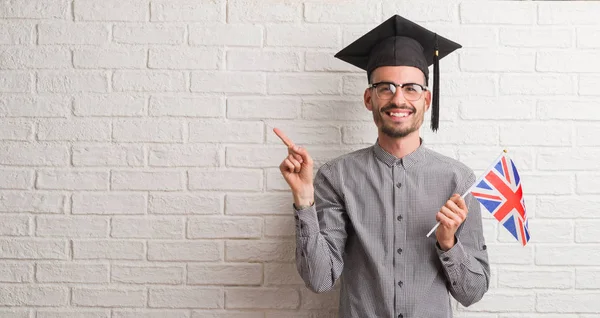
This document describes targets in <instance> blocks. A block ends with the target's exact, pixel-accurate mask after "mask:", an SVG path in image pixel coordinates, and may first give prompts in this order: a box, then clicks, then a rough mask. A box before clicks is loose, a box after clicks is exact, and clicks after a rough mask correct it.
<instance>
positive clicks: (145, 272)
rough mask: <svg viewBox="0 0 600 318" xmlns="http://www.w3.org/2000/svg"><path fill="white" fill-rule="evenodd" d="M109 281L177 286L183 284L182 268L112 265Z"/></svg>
mask: <svg viewBox="0 0 600 318" xmlns="http://www.w3.org/2000/svg"><path fill="white" fill-rule="evenodd" d="M111 281H112V282H117V283H125V284H169V285H178V284H182V283H183V267H182V266H129V265H113V266H112V268H111Z"/></svg>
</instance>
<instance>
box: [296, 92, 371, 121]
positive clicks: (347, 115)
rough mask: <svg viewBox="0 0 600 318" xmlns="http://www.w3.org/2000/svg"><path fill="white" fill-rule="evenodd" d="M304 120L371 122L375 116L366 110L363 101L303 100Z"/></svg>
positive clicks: (343, 99)
mask: <svg viewBox="0 0 600 318" xmlns="http://www.w3.org/2000/svg"><path fill="white" fill-rule="evenodd" d="M302 118H303V119H311V120H323V119H331V120H343V121H356V120H360V121H371V120H372V118H373V115H372V113H371V112H370V111H368V110H367V109H366V108H365V105H364V103H363V101H360V100H356V99H347V98H334V99H303V101H302ZM373 128H374V125H373Z"/></svg>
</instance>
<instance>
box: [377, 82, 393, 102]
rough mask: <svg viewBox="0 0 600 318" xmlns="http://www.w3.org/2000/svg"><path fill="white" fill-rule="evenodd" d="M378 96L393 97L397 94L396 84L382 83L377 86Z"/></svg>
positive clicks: (383, 97) (382, 97)
mask: <svg viewBox="0 0 600 318" xmlns="http://www.w3.org/2000/svg"><path fill="white" fill-rule="evenodd" d="M375 91H376V92H377V97H379V98H381V99H392V97H394V94H396V86H395V85H394V84H388V83H381V84H379V85H377V87H375Z"/></svg>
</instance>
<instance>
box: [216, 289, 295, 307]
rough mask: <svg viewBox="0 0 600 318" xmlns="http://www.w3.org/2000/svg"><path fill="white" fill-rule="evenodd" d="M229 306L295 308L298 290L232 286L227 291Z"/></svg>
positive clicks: (226, 301) (226, 297) (227, 305)
mask: <svg viewBox="0 0 600 318" xmlns="http://www.w3.org/2000/svg"><path fill="white" fill-rule="evenodd" d="M225 294H226V296H225V306H226V307H227V308H253V309H254V308H266V309H271V308H272V309H295V308H298V306H299V305H300V296H299V295H298V291H297V290H296V289H292V288H232V289H228V290H226V291H225Z"/></svg>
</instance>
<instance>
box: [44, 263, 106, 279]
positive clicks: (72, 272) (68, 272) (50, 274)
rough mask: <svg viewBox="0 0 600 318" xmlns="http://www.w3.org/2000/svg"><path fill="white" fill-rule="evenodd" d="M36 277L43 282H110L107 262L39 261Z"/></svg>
mask: <svg viewBox="0 0 600 318" xmlns="http://www.w3.org/2000/svg"><path fill="white" fill-rule="evenodd" d="M35 278H36V280H37V281H38V282H41V283H86V284H100V283H108V282H109V280H108V265H107V264H87V263H86V264H83V263H82V264H72V263H52V264H46V263H41V264H40V263H38V264H37V266H36V272H35Z"/></svg>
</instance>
